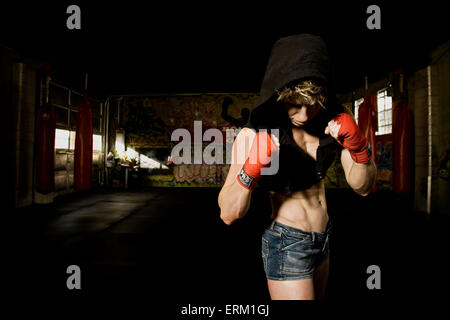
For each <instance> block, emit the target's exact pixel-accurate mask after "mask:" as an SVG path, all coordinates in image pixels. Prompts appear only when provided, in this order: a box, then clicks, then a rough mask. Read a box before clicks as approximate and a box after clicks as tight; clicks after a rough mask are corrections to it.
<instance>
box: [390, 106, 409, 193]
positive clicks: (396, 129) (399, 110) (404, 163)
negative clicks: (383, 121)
mask: <svg viewBox="0 0 450 320" xmlns="http://www.w3.org/2000/svg"><path fill="white" fill-rule="evenodd" d="M392 120H393V121H392V149H393V159H392V160H393V168H392V169H393V180H394V181H393V184H394V191H395V192H396V193H409V192H410V190H411V158H412V150H411V147H412V125H413V123H412V113H411V110H409V108H408V105H407V103H406V101H405V100H401V101H400V102H399V103H398V104H397V106H396V107H395V109H394V114H393V118H392Z"/></svg>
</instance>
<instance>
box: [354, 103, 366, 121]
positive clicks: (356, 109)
mask: <svg viewBox="0 0 450 320" xmlns="http://www.w3.org/2000/svg"><path fill="white" fill-rule="evenodd" d="M363 102H364V98H361V99H358V100H356V101H355V121H356V123H358V114H359V113H358V111H359V106H360V105H361V104H362V103H363Z"/></svg>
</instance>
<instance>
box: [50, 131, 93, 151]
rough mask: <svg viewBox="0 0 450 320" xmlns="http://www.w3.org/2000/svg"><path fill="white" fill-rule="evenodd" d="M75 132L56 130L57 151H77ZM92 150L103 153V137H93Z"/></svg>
mask: <svg viewBox="0 0 450 320" xmlns="http://www.w3.org/2000/svg"><path fill="white" fill-rule="evenodd" d="M75 136H76V132H75V131H68V130H63V129H56V131H55V149H70V150H74V149H75ZM92 150H93V151H102V136H101V135H98V134H94V135H93V136H92Z"/></svg>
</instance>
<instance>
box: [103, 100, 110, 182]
mask: <svg viewBox="0 0 450 320" xmlns="http://www.w3.org/2000/svg"><path fill="white" fill-rule="evenodd" d="M109 104H110V98H107V99H106V101H105V117H106V121H105V158H104V170H105V181H106V185H107V186H108V185H109V175H108V166H107V161H108V160H107V158H108V150H109Z"/></svg>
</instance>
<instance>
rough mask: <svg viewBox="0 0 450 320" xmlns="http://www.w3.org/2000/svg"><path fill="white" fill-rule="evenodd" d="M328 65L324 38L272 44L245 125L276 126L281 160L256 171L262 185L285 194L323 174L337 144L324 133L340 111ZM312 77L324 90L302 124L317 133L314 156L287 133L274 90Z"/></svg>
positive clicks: (297, 38)
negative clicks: (274, 168) (272, 169)
mask: <svg viewBox="0 0 450 320" xmlns="http://www.w3.org/2000/svg"><path fill="white" fill-rule="evenodd" d="M331 70H332V68H331V64H330V59H329V56H328V51H327V48H326V45H325V43H324V41H323V40H322V39H321V38H320V37H318V36H314V35H310V34H299V35H293V36H289V37H284V38H281V39H279V40H278V41H277V42H276V43H275V44H274V46H273V48H272V52H271V54H270V58H269V62H268V65H267V68H266V72H265V75H264V80H263V83H262V86H261V92H260V97H259V99H258V100H257V101H256V102H255V104H254V106H253V110H252V114H251V116H250V121H249V125H248V127H250V128H253V129H256V130H259V129H279V133H280V139H279V140H280V153H279V156H280V163H279V170H278V173H277V174H275V175H265V176H262V177H261V180H260V181H259V185H260V186H262V187H263V188H265V189H267V190H270V191H276V192H283V193H287V194H290V193H291V192H295V191H300V190H305V189H308V188H310V187H311V186H313V185H314V184H316V183H317V182H319V181H320V180H321V179H323V178H324V177H325V174H326V171H327V169H328V168H329V166H330V165H331V163H332V162H333V160H334V159H335V157H336V154H339V153H340V151H341V149H342V147H341V146H340V145H339V144H338V143H337V142H336V140H335V139H334V138H333V137H331V136H329V135H326V134H325V133H324V131H325V128H326V126H327V124H328V122H329V121H330V120H331V119H332V118H334V117H335V116H336V115H337V114H338V113H341V112H344V109H343V107H342V106H341V105H339V104H338V103H337V100H336V94H335V90H334V83H333V76H332V71H331ZM304 80H311V81H313V82H315V83H316V84H318V85H321V86H323V87H325V88H326V90H327V99H326V102H325V109H320V111H319V112H318V113H317V115H316V116H315V117H314V118H313V119H311V120H310V121H308V123H307V124H306V125H305V126H304V127H303V129H304V130H305V131H307V132H308V133H310V134H312V135H314V136H317V137H319V147H318V149H317V153H316V159H317V160H314V158H312V157H311V156H310V155H309V154H308V153H306V152H305V151H304V150H303V149H301V148H300V147H299V146H298V145H297V144H296V143H295V141H294V139H293V136H292V122H291V120H290V119H289V116H288V114H287V111H286V109H285V108H284V105H283V103H282V102H277V101H276V98H277V94H276V91H277V90H280V89H282V88H284V87H287V86H289V87H290V86H293V85H295V84H296V83H299V82H301V81H304Z"/></svg>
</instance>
